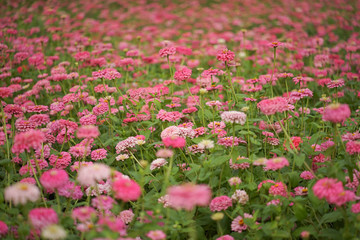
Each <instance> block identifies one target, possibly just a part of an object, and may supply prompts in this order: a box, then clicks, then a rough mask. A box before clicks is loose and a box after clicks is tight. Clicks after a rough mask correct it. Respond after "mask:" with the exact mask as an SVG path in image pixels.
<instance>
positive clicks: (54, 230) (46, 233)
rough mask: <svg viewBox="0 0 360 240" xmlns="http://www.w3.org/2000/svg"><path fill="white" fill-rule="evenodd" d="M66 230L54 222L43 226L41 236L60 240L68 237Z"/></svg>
mask: <svg viewBox="0 0 360 240" xmlns="http://www.w3.org/2000/svg"><path fill="white" fill-rule="evenodd" d="M66 235H67V234H66V231H65V229H64V228H63V227H62V226H59V225H56V224H53V225H48V226H46V227H44V228H43V230H42V232H41V236H42V237H43V238H45V239H51V240H59V239H65V238H66Z"/></svg>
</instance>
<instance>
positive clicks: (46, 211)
mask: <svg viewBox="0 0 360 240" xmlns="http://www.w3.org/2000/svg"><path fill="white" fill-rule="evenodd" d="M29 220H30V224H31V225H32V226H33V227H34V228H35V229H42V228H44V227H46V226H48V225H51V224H56V223H58V221H59V219H58V216H57V214H56V212H55V210H54V209H52V208H34V209H32V210H30V212H29Z"/></svg>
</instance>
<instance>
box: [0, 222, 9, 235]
mask: <svg viewBox="0 0 360 240" xmlns="http://www.w3.org/2000/svg"><path fill="white" fill-rule="evenodd" d="M8 230H9V227H8V226H7V225H6V223H4V222H3V221H0V237H1V236H5V235H6V234H7V232H8Z"/></svg>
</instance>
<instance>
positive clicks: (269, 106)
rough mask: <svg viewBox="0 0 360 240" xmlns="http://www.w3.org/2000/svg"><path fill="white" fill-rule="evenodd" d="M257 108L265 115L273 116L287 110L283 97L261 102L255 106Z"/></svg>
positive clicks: (286, 103) (287, 106)
mask: <svg viewBox="0 0 360 240" xmlns="http://www.w3.org/2000/svg"><path fill="white" fill-rule="evenodd" d="M257 107H258V108H259V109H260V111H261V112H262V113H263V114H265V115H273V114H275V113H282V112H284V111H287V110H289V104H288V102H287V100H286V99H285V98H283V97H274V98H270V99H266V100H262V101H260V102H259V103H258V104H257Z"/></svg>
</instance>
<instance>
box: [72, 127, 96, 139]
mask: <svg viewBox="0 0 360 240" xmlns="http://www.w3.org/2000/svg"><path fill="white" fill-rule="evenodd" d="M99 135H100V132H99V129H98V127H97V126H93V125H86V126H81V127H79V128H78V130H77V137H78V138H97V137H98V136H99Z"/></svg>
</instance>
